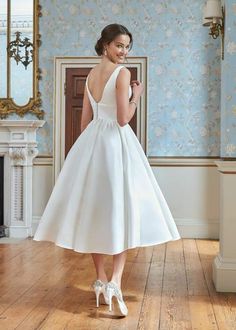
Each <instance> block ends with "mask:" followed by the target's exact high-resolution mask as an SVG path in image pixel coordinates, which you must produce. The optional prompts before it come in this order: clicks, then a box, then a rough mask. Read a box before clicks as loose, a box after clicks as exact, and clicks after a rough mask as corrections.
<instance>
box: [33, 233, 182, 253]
mask: <svg viewBox="0 0 236 330" xmlns="http://www.w3.org/2000/svg"><path fill="white" fill-rule="evenodd" d="M178 239H181V237H180V236H179V237H175V238H172V239H167V240H164V241H160V242H153V243H150V244H142V245H135V246H131V247H127V248H126V249H122V250H119V251H117V252H109V253H108V252H104V251H98V250H96V251H92V250H91V251H88V250H86V251H84V250H78V249H75V248H73V247H69V246H65V245H63V244H60V243H56V242H54V241H53V240H49V239H48V240H40V239H34V238H33V240H34V241H46V242H52V243H54V244H55V245H56V246H58V247H61V248H64V249H69V250H73V251H75V252H78V253H90V254H91V253H99V254H106V255H115V254H119V253H121V252H124V251H127V250H130V249H135V248H138V247H149V246H153V245H159V244H163V243H167V242H170V241H177V240H178Z"/></svg>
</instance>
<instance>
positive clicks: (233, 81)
mask: <svg viewBox="0 0 236 330" xmlns="http://www.w3.org/2000/svg"><path fill="white" fill-rule="evenodd" d="M225 5H226V8H227V10H226V28H225V58H224V61H222V82H221V156H222V157H236V1H232V0H226V1H225Z"/></svg>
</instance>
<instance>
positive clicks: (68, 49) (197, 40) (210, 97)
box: [38, 0, 236, 157]
mask: <svg viewBox="0 0 236 330" xmlns="http://www.w3.org/2000/svg"><path fill="white" fill-rule="evenodd" d="M40 3H41V5H42V14H43V16H42V17H41V18H40V33H41V35H42V46H41V47H40V67H41V69H42V78H43V79H42V82H41V83H40V90H41V92H42V96H43V107H42V108H43V109H44V111H46V116H45V119H46V121H47V122H46V124H45V125H44V127H43V128H42V129H39V130H38V141H39V152H40V154H41V155H48V154H50V155H51V154H52V149H53V57H54V56H64V55H65V56H94V55H96V54H95V51H94V44H95V42H96V40H97V38H98V37H99V35H100V31H101V30H102V28H103V27H104V26H105V25H107V24H110V23H114V22H117V23H121V24H124V25H125V26H127V27H128V29H130V31H131V32H132V33H133V37H134V46H133V49H132V51H131V53H130V55H131V56H147V57H148V59H149V68H148V76H149V81H148V122H149V125H148V155H149V156H195V157H199V156H203V157H208V156H219V155H220V142H221V137H220V131H221V126H220V125H221V124H220V89H221V80H220V75H221V64H220V63H221V60H220V40H219V38H218V39H217V40H213V39H212V38H211V37H210V36H209V35H208V32H209V31H208V29H207V28H206V27H203V26H202V9H203V5H204V0H199V1H192V0H182V1H179V0H165V1H162V0H156V1H150V0H145V1H144V0H140V1H136V0H129V1H126V0H119V1H116V0H114V1H112V3H111V2H110V1H108V0H86V1H85V0H80V1H77V0H51V1H46V0H41V1H40ZM233 8H234V13H235V6H233ZM231 24H232V25H233V21H232V23H231ZM228 34H229V33H228ZM229 38H231V39H230V41H229V42H228V44H227V52H228V54H229V56H232V57H233V55H235V48H236V46H235V39H232V38H233V34H232V36H231V37H229ZM230 61H231V60H229V61H226V63H230V65H233V64H232V63H233V61H234V60H233V59H232V62H230ZM234 65H235V61H234ZM226 69H227V70H229V72H230V70H231V68H230V67H228V68H227V65H226V67H225V68H224V70H226ZM232 79H233V77H232ZM234 88H235V87H234ZM234 88H233V87H232V92H233V90H235V89H234ZM227 96H228V94H227ZM228 102H230V106H229V107H231V108H232V107H233V105H234V113H235V104H236V102H235V96H232V100H230V101H228ZM227 109H228V108H227ZM227 111H228V110H227ZM231 117H232V116H231ZM231 117H230V118H229V120H227V121H226V123H225V124H224V127H225V129H226V130H227V129H230V132H228V135H229V134H231V133H232V134H233V131H232V129H233V128H234V129H235V123H236V121H235V115H234V121H232V122H231ZM229 139H230V137H229Z"/></svg>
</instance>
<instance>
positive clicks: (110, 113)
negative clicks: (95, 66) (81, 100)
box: [86, 66, 132, 120]
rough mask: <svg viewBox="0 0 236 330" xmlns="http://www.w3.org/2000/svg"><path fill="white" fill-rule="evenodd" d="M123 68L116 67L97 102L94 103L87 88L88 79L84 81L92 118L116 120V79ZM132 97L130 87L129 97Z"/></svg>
mask: <svg viewBox="0 0 236 330" xmlns="http://www.w3.org/2000/svg"><path fill="white" fill-rule="evenodd" d="M123 67H124V66H118V67H116V68H115V70H114V71H113V72H112V74H111V75H110V77H109V79H108V81H107V82H106V84H105V87H104V89H103V93H102V97H101V99H100V101H99V102H96V101H95V100H94V98H93V96H92V95H91V93H90V91H89V88H88V77H89V75H88V76H87V79H86V88H87V92H88V96H89V100H90V103H91V106H92V109H93V118H94V119H98V118H102V119H107V120H117V103H116V79H117V76H118V74H119V72H120V70H121V68H123ZM131 95H132V89H131V86H129V97H131Z"/></svg>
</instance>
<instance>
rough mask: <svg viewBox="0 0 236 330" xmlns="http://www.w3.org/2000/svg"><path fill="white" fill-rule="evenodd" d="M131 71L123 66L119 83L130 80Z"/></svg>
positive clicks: (118, 79) (119, 75) (118, 78)
mask: <svg viewBox="0 0 236 330" xmlns="http://www.w3.org/2000/svg"><path fill="white" fill-rule="evenodd" d="M130 77H131V73H130V71H129V69H127V68H126V67H122V68H121V69H120V72H119V74H118V77H117V83H118V84H120V83H122V82H130Z"/></svg>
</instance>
